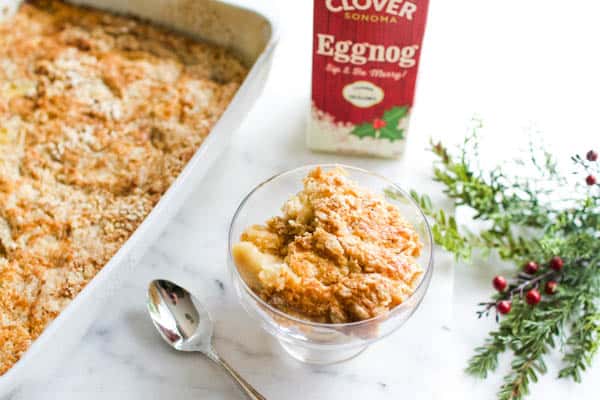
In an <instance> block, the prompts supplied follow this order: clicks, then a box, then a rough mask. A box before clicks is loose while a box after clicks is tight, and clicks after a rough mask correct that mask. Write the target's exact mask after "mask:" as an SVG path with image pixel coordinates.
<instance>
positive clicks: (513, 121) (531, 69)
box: [11, 0, 600, 400]
mask: <svg viewBox="0 0 600 400" xmlns="http://www.w3.org/2000/svg"><path fill="white" fill-rule="evenodd" d="M239 2H241V3H243V1H241V0H240V1H239ZM247 3H259V5H260V6H263V7H267V8H272V9H278V8H279V13H280V18H281V21H282V38H281V43H280V47H279V49H278V53H277V56H276V60H275V64H274V66H273V71H272V76H271V78H270V81H269V83H268V86H267V88H266V90H265V92H264V94H263V96H262V97H261V99H260V100H259V101H258V103H257V106H256V107H255V109H254V110H253V112H252V113H251V114H250V115H248V116H247V117H246V120H245V123H244V124H243V126H242V128H241V129H240V130H239V131H238V132H237V133H236V136H235V138H234V141H233V143H232V145H231V147H230V149H229V150H228V151H227V153H226V154H224V156H223V157H222V158H221V159H220V160H219V161H218V162H217V163H216V164H215V166H214V167H213V169H212V172H211V174H210V177H209V178H207V179H206V180H205V181H204V182H203V183H202V184H201V185H200V186H199V187H197V188H196V189H195V191H194V193H193V194H192V195H191V196H190V198H189V199H188V201H187V202H186V204H185V206H184V207H183V209H182V210H181V211H180V212H179V214H178V216H177V217H176V218H175V219H174V220H173V221H172V223H171V224H170V225H169V227H168V228H167V229H166V231H165V232H164V234H163V235H162V236H161V237H160V239H159V240H158V241H157V242H156V243H155V244H154V245H153V246H152V248H151V250H150V251H149V252H148V254H146V256H145V257H144V259H143V261H142V262H141V263H140V265H139V266H138V269H137V272H136V273H135V274H134V275H133V276H132V277H131V278H130V279H129V280H128V281H127V282H126V283H125V284H124V286H123V288H122V289H121V291H120V292H119V296H118V297H115V298H114V299H113V300H111V301H110V302H109V303H107V304H106V307H105V312H104V315H103V319H102V320H99V321H97V322H96V323H95V324H94V326H93V327H92V328H91V330H90V331H89V333H88V334H87V335H86V336H85V338H84V339H83V341H82V342H81V345H80V346H79V347H78V349H77V350H76V351H75V352H74V353H70V354H66V355H65V359H64V362H63V364H62V365H61V366H59V370H58V371H57V372H56V374H55V375H54V376H53V377H51V378H50V379H49V381H48V382H40V383H38V384H36V385H31V386H28V387H27V388H22V389H21V390H20V391H19V392H17V393H15V394H14V395H13V396H12V397H11V400H26V399H64V400H70V399H80V398H85V399H106V398H110V399H113V398H114V399H199V398H203V399H237V398H242V397H241V395H240V394H239V393H238V392H237V390H236V388H235V387H234V385H233V384H232V383H231V382H230V381H229V380H228V378H227V377H226V376H225V375H223V374H222V372H221V371H220V370H219V369H217V368H216V367H214V366H213V365H211V364H210V363H209V362H208V361H207V360H205V359H203V358H202V357H201V356H199V355H193V354H183V355H182V354H176V353H175V352H173V351H170V350H169V349H168V348H167V347H166V346H165V345H164V344H163V343H162V342H161V340H160V339H159V337H158V335H157V334H156V332H154V329H153V327H152V325H151V323H150V321H149V319H148V318H147V316H146V315H145V311H144V296H145V289H146V285H147V283H148V281H149V280H151V279H153V278H157V277H166V278H171V279H175V280H177V281H178V282H182V283H184V284H185V285H187V286H188V287H190V288H191V289H193V291H194V292H195V293H196V294H197V295H198V296H199V297H200V298H202V299H204V300H205V301H206V302H207V303H208V304H209V306H210V308H211V311H212V313H213V315H214V317H215V319H216V321H217V333H216V347H217V348H218V350H219V351H220V352H221V353H222V354H223V356H224V357H225V358H226V359H227V360H229V362H230V363H231V364H232V365H234V366H235V367H236V368H237V369H238V370H239V371H240V373H241V374H242V375H244V376H245V377H247V378H248V380H249V381H250V382H252V383H253V384H254V385H255V386H256V387H257V388H258V389H259V390H260V391H262V392H263V393H264V394H265V396H266V397H267V398H269V399H347V398H352V399H358V398H368V399H399V398H403V397H409V398H411V399H442V398H444V399H445V398H457V399H458V398H460V399H493V398H494V393H495V391H496V389H497V387H498V385H499V383H500V379H501V374H497V375H494V376H493V377H492V378H491V379H490V380H488V381H486V382H480V381H475V380H473V379H471V378H468V377H466V376H465V375H463V373H462V368H463V367H464V365H465V360H466V358H467V357H468V356H469V355H470V352H471V350H472V348H473V347H475V346H476V345H478V344H480V343H481V342H482V340H483V338H484V337H485V332H486V331H487V330H488V329H489V328H490V327H491V326H492V324H493V322H492V321H478V320H477V319H476V318H475V314H474V310H475V304H476V303H477V302H478V301H480V300H481V299H484V298H486V297H487V296H488V295H489V294H490V288H489V284H488V282H489V280H490V279H491V277H492V276H493V275H494V274H495V273H497V271H498V270H499V269H498V268H497V267H493V266H491V265H490V264H491V263H489V262H481V263H478V264H477V265H474V266H465V265H454V263H453V262H452V260H451V259H450V258H449V257H448V256H446V255H444V254H442V253H441V252H438V254H437V260H436V272H435V276H434V280H433V282H432V285H431V288H430V290H429V292H428V294H427V296H426V298H425V302H424V303H423V305H422V307H421V308H420V309H419V310H418V312H417V313H416V314H415V315H414V317H413V318H412V319H411V320H410V321H409V322H408V323H407V324H406V325H405V326H404V327H403V328H402V329H401V330H399V331H398V332H397V333H395V334H394V335H393V336H391V337H389V338H388V339H386V340H384V341H383V342H380V343H378V344H375V345H373V346H372V347H371V348H370V349H368V350H367V351H366V352H365V353H363V354H362V355H361V356H360V357H358V358H356V359H355V360H352V361H350V362H347V363H344V364H340V365H335V366H328V367H311V366H305V365H301V364H299V363H297V362H295V361H293V360H292V359H290V358H288V357H287V356H286V355H285V354H283V352H282V350H280V349H279V347H278V345H277V344H276V343H275V342H274V340H273V339H272V338H270V337H269V336H268V335H267V334H266V333H264V332H263V331H261V330H260V328H259V327H258V326H257V325H256V324H255V323H254V322H253V321H252V320H250V318H249V317H247V316H246V315H245V314H244V312H243V310H242V309H241V307H240V306H239V305H238V304H237V303H236V299H235V297H234V293H233V291H232V286H231V284H230V282H229V278H228V274H227V270H226V251H225V243H226V234H227V227H228V223H229V220H230V218H231V216H232V214H233V211H234V210H235V207H236V205H237V204H238V202H239V201H240V199H241V197H242V196H243V195H244V194H245V193H246V192H247V191H248V190H249V189H251V187H252V186H253V185H254V184H255V183H257V182H258V181H260V180H262V179H264V178H266V177H268V176H270V175H272V174H274V173H276V172H279V171H282V170H284V169H288V168H291V167H295V166H299V165H302V164H306V163H316V162H332V161H336V162H337V161H339V162H344V163H348V164H354V165H357V166H361V167H364V168H368V169H373V170H376V171H379V172H381V173H383V174H385V175H387V176H389V177H392V178H393V179H395V180H397V181H398V182H399V183H400V184H401V185H403V186H405V187H409V188H410V187H414V188H416V189H418V190H420V191H425V192H430V193H431V194H432V196H433V197H434V199H440V193H439V187H437V186H436V185H434V184H432V183H431V179H430V170H431V168H430V164H431V156H430V155H429V153H427V152H426V151H425V148H426V144H427V141H428V138H429V137H430V136H431V135H433V136H435V137H436V138H441V139H444V140H447V141H450V142H455V141H458V140H460V138H461V136H462V135H463V134H464V133H465V132H466V126H467V124H468V122H469V120H470V118H471V117H472V116H473V114H474V113H479V114H480V115H481V116H482V117H483V118H484V120H485V121H486V124H488V125H489V126H490V131H491V135H490V138H489V142H488V144H489V143H494V146H497V150H496V151H495V152H494V155H493V159H498V160H501V159H504V158H506V157H507V154H509V153H508V152H514V150H515V145H514V141H516V139H517V138H519V137H520V136H522V135H523V132H524V131H526V130H531V127H532V126H533V127H534V128H535V129H537V128H539V129H540V130H541V131H542V132H544V134H543V136H544V137H545V138H546V140H547V141H548V142H549V143H550V144H551V145H552V146H553V148H556V149H557V152H558V153H559V154H567V152H568V151H583V150H586V149H587V148H588V146H591V145H595V146H597V147H598V145H600V140H599V139H598V137H599V136H598V132H599V131H600V123H599V122H598V121H596V115H597V111H596V108H597V105H598V95H597V93H600V84H599V82H598V79H597V78H596V71H598V70H600V59H599V58H598V55H597V54H590V52H591V50H592V49H593V48H595V47H597V46H596V45H597V44H596V43H595V39H594V38H597V37H598V35H599V34H600V27H598V26H597V24H596V23H595V21H594V19H593V18H594V17H593V15H594V13H593V11H595V10H594V9H593V8H594V5H592V4H591V2H587V3H586V2H569V6H566V5H564V2H561V3H562V4H559V2H542V1H537V0H536V1H534V0H531V1H530V2H527V4H526V5H523V4H522V3H523V2H521V1H515V0H507V1H503V2H494V4H491V3H489V2H481V1H476V0H469V1H467V0H456V1H453V2H448V1H443V0H432V8H431V14H430V29H429V33H428V38H427V43H426V47H425V54H424V57H423V64H422V73H421V78H420V83H419V91H418V108H417V109H416V113H415V118H414V120H413V124H412V131H411V135H410V138H409V143H408V149H407V153H406V155H405V157H403V158H402V159H401V160H400V161H383V160H367V159H359V158H344V157H335V156H330V155H323V154H313V153H310V152H309V151H307V150H306V149H305V147H304V136H303V129H304V123H305V118H306V112H307V106H308V98H309V80H310V40H311V39H310V35H311V34H310V32H311V22H310V17H311V4H310V3H311V2H307V1H304V2H297V1H296V2H274V1H273V2H269V1H267V0H262V1H261V0H255V1H252V2H250V1H248V2H247ZM301 3H302V4H301ZM483 3H485V5H484V4H483ZM585 7H587V8H585ZM596 15H597V14H596ZM557 26H562V27H565V26H566V27H567V28H565V29H556V27H557ZM572 71H575V73H573V72H572ZM242 117H243V116H240V118H242ZM557 361H558V359H556V360H555V359H551V360H550V365H551V368H552V371H551V373H550V374H549V375H548V376H546V377H544V378H543V379H542V380H541V382H540V384H538V385H536V386H535V387H534V389H533V393H532V396H531V398H532V399H542V398H543V399H564V398H578V399H589V398H594V396H595V393H597V392H598V390H599V389H600V386H599V383H598V381H597V380H596V382H595V378H596V377H597V376H598V372H600V368H599V366H598V364H599V363H598V362H597V363H596V365H595V368H594V369H593V370H591V371H589V372H588V374H587V376H586V380H585V383H584V384H582V385H575V384H571V383H569V382H558V381H556V380H555V379H554V377H555V375H556V368H557V366H558V365H559V364H558V363H557ZM503 371H506V366H503V367H502V368H501V371H500V372H503Z"/></svg>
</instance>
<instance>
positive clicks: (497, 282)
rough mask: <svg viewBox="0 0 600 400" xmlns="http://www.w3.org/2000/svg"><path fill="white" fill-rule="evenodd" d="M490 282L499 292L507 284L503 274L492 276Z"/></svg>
mask: <svg viewBox="0 0 600 400" xmlns="http://www.w3.org/2000/svg"><path fill="white" fill-rule="evenodd" d="M492 284H493V285H494V287H495V288H496V290H497V291H499V292H503V291H504V289H506V286H507V282H506V279H505V278H504V277H503V276H500V275H498V276H496V277H494V280H493V281H492Z"/></svg>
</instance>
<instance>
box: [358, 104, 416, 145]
mask: <svg viewBox="0 0 600 400" xmlns="http://www.w3.org/2000/svg"><path fill="white" fill-rule="evenodd" d="M407 115H408V107H407V106H402V107H397V106H396V107H392V108H390V109H389V110H387V111H385V112H384V113H383V116H382V118H375V119H374V120H373V121H372V122H365V123H362V124H359V125H356V126H355V127H354V129H353V130H352V132H351V134H352V135H354V136H358V137H359V138H361V139H362V138H364V137H373V138H376V139H377V138H381V139H387V140H389V141H390V142H394V141H396V140H401V139H404V129H401V128H398V125H399V124H400V120H402V119H403V118H405V117H406V116H407Z"/></svg>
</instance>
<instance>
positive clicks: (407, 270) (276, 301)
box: [232, 168, 423, 323]
mask: <svg viewBox="0 0 600 400" xmlns="http://www.w3.org/2000/svg"><path fill="white" fill-rule="evenodd" d="M282 213H283V214H282V215H281V216H277V217H274V218H271V219H269V220H268V221H267V222H266V223H265V224H264V225H254V226H250V227H248V228H247V229H245V230H244V231H243V233H242V235H241V238H240V241H239V242H238V243H236V244H235V245H234V246H233V248H232V256H233V259H234V262H235V264H236V266H237V268H238V270H239V272H240V275H241V277H242V279H243V280H244V281H245V282H246V284H247V285H248V287H249V288H250V289H251V290H252V291H253V292H254V293H256V294H257V295H258V296H260V298H262V300H264V301H265V302H267V303H268V304H270V305H271V306H273V307H275V308H277V309H279V310H280V311H283V312H284V313H286V314H288V315H291V316H294V317H296V318H300V319H304V320H309V321H313V322H319V323H348V322H356V321H363V320H367V319H370V318H374V317H377V316H380V315H383V314H386V313H387V312H389V311H390V310H392V309H393V308H394V307H396V306H398V305H399V304H401V303H402V302H403V301H404V300H405V299H407V298H408V297H409V296H410V295H411V294H412V293H413V292H414V290H415V288H416V286H417V285H418V282H419V281H420V277H421V276H422V274H423V270H422V268H421V267H420V266H419V265H418V263H417V259H418V257H419V256H420V253H421V249H422V246H423V245H422V243H421V240H420V238H419V235H418V234H417V232H416V230H415V229H414V227H413V226H411V225H410V224H409V223H408V222H407V221H406V220H405V219H404V218H403V217H402V215H401V213H400V210H399V209H398V207H396V206H395V205H393V204H390V203H388V202H387V201H386V200H385V198H384V197H383V196H381V195H378V194H376V193H374V192H373V191H371V190H369V189H367V188H364V187H361V186H359V185H358V184H357V183H355V182H353V181H352V180H350V179H349V178H348V177H347V176H346V172H345V170H344V169H342V168H336V169H332V170H328V171H325V170H323V169H321V168H315V169H313V170H311V172H310V173H309V174H308V176H307V177H306V178H304V188H303V190H302V191H300V192H299V193H298V194H297V195H295V196H292V197H291V198H290V199H289V200H288V201H287V202H286V203H285V204H284V205H283V208H282Z"/></svg>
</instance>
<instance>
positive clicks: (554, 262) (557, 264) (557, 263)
mask: <svg viewBox="0 0 600 400" xmlns="http://www.w3.org/2000/svg"><path fill="white" fill-rule="evenodd" d="M564 265H565V262H564V261H563V259H562V258H560V257H559V256H554V257H552V259H551V260H550V268H552V269H553V270H555V271H557V272H558V271H560V270H561V269H563V267H564Z"/></svg>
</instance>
